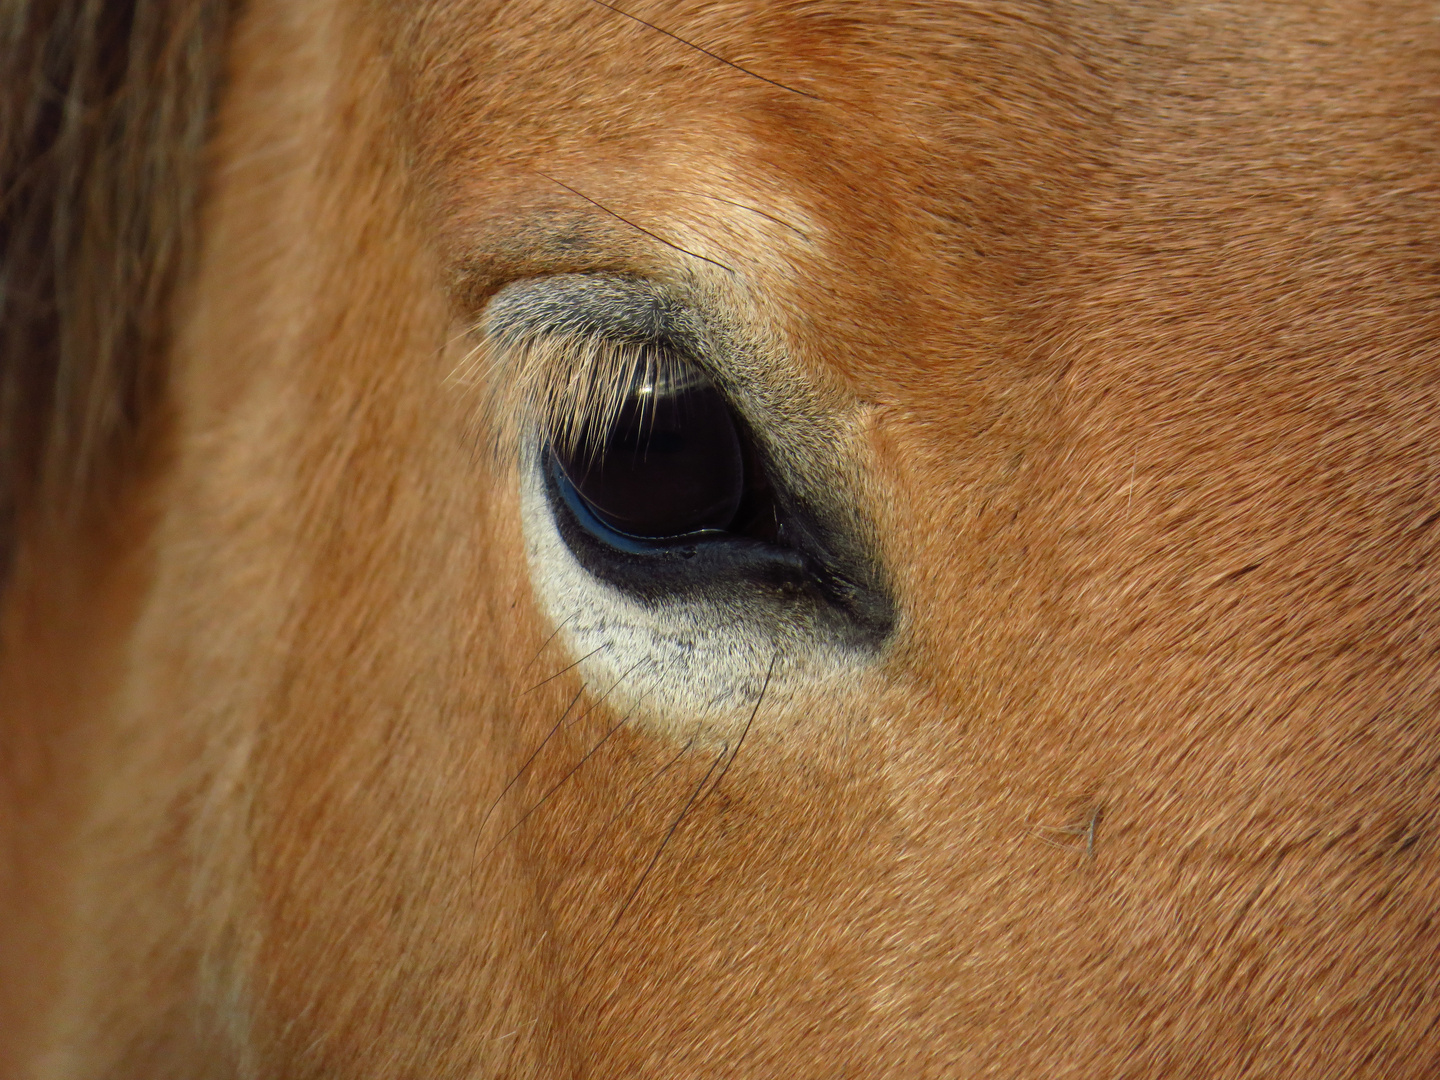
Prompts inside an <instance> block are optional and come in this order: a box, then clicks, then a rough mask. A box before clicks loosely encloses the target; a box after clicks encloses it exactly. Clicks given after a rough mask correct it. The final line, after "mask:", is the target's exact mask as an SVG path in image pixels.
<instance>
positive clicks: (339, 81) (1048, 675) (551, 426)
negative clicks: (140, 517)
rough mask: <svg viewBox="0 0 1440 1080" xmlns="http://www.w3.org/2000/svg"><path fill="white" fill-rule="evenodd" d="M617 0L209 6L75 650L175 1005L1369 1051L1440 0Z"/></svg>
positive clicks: (616, 1065) (1406, 769) (293, 1022)
mask: <svg viewBox="0 0 1440 1080" xmlns="http://www.w3.org/2000/svg"><path fill="white" fill-rule="evenodd" d="M622 6H623V5H622ZM623 7H624V10H620V9H619V8H616V7H611V6H609V5H607V4H603V3H598V2H594V0H576V2H574V3H567V4H558V5H557V4H555V3H553V2H547V3H545V4H530V3H518V4H508V5H492V4H483V3H458V2H453V0H450V2H433V3H427V4H423V5H416V4H408V3H407V4H388V5H387V4H383V3H381V4H374V5H369V6H362V5H353V4H341V3H328V2H321V0H317V2H315V3H313V4H306V5H282V4H278V3H269V2H267V0H256V2H254V3H252V4H251V5H250V6H249V9H248V11H247V12H246V14H245V16H244V19H243V21H242V22H241V24H240V26H239V27H238V29H237V31H236V37H235V41H234V44H233V46H232V50H233V51H232V69H233V75H232V83H231V85H230V88H229V90H228V92H227V96H226V99H225V102H224V106H223V109H222V111H221V116H220V121H219V128H218V135H217V146H216V152H215V159H216V167H215V179H214V189H213V192H212V195H211V198H210V201H209V203H208V206H207V211H206V214H207V216H206V234H205V235H206V247H205V255H204V259H203V261H202V267H201V271H200V275H199V278H198V281H197V283H196V285H195V287H194V290H193V293H192V294H189V296H188V299H187V301H186V304H185V305H184V309H183V317H182V320H181V330H180V336H179V339H178V343H177V346H176V351H175V356H176V359H175V366H176V375H175V384H174V399H175V417H176V419H175V425H176V433H175V437H174V441H175V452H174V457H173V465H172V466H171V467H170V469H169V471H168V472H167V473H166V478H165V480H164V481H163V487H162V489H161V490H162V491H163V492H164V493H165V500H164V505H165V507H166V509H165V513H164V514H163V516H162V521H161V524H160V525H159V526H158V527H157V534H156V536H157V539H156V541H155V544H154V550H155V556H154V574H153V576H154V584H153V586H152V587H151V590H150V598H149V600H148V601H147V605H146V607H145V610H144V613H143V614H142V615H141V617H140V621H139V630H138V631H137V635H136V638H135V645H134V647H133V653H134V661H133V664H132V667H131V673H130V675H129V678H128V682H127V686H126V690H125V694H124V702H125V704H124V708H123V710H122V713H123V717H124V723H123V725H122V727H123V730H125V731H127V732H130V733H131V735H130V737H132V738H133V739H135V740H138V743H139V745H141V746H142V747H145V748H148V749H144V751H143V752H133V753H131V755H130V760H132V761H135V762H140V764H137V765H134V766H132V769H131V772H130V773H129V774H127V775H128V776H129V780H128V781H127V783H128V784H129V786H128V787H127V789H126V790H127V792H128V798H129V799H131V800H134V801H135V802H138V801H142V800H140V798H139V794H138V793H148V794H147V798H146V799H145V800H143V801H144V802H145V803H146V805H147V807H150V809H146V810H144V811H141V812H139V813H141V816H143V815H144V814H151V815H152V816H153V819H154V820H153V824H152V827H151V832H150V835H153V836H164V835H167V834H166V833H165V822H166V821H167V820H169V818H167V816H166V815H174V814H176V813H178V812H179V811H177V809H176V808H177V807H179V808H183V809H184V814H183V815H182V816H183V817H184V821H185V823H186V824H185V827H186V829H187V830H188V831H187V832H186V835H187V836H189V837H191V840H192V847H193V850H194V852H195V854H194V855H193V863H194V867H193V869H192V871H190V872H188V873H187V876H185V878H184V880H185V881H186V882H189V883H190V884H188V885H186V886H185V887H184V888H181V886H177V885H175V884H174V883H173V882H172V881H170V880H169V879H168V878H167V879H165V881H164V882H160V883H158V884H155V885H154V889H155V890H160V891H161V892H162V893H164V891H165V890H169V892H168V893H165V894H166V895H170V896H172V898H176V899H175V904H176V905H177V906H184V904H185V903H188V904H191V905H193V906H192V907H191V908H190V910H191V911H197V910H198V911H199V912H201V913H202V914H200V915H195V916H193V917H192V918H191V923H192V924H194V925H198V926H200V927H201V930H199V931H195V932H194V933H192V934H191V935H190V936H188V937H186V938H185V939H184V940H185V942H186V949H188V950H189V951H188V952H186V953H185V954H184V955H185V956H187V957H193V956H198V957H200V958H202V959H201V960H199V961H192V960H185V962H184V963H185V964H191V963H193V964H194V965H196V966H195V970H196V971H198V972H200V974H199V975H197V976H195V978H197V979H199V984H200V985H201V986H202V987H203V992H201V998H202V1000H205V1001H208V1002H210V1006H208V1012H207V1013H206V1015H207V1016H211V1017H212V1018H214V1017H218V1018H220V1019H219V1020H217V1021H214V1023H213V1024H212V1026H211V1027H209V1028H206V1029H205V1030H206V1031H209V1032H210V1034H209V1035H208V1036H207V1038H223V1039H227V1040H230V1045H232V1046H233V1047H236V1048H238V1049H236V1050H235V1051H234V1053H235V1054H237V1055H241V1057H242V1058H243V1059H245V1060H250V1061H252V1062H257V1063H259V1064H258V1065H257V1067H258V1068H260V1069H261V1071H264V1070H265V1069H267V1068H268V1069H269V1070H270V1071H272V1072H275V1073H283V1074H285V1075H312V1074H313V1075H322V1074H323V1075H374V1074H377V1073H395V1072H401V1073H404V1072H410V1071H416V1070H419V1069H420V1068H421V1067H422V1063H423V1067H424V1069H425V1071H427V1072H429V1073H432V1074H444V1075H451V1074H453V1075H471V1074H475V1073H484V1072H487V1071H494V1072H500V1073H504V1074H507V1075H509V1074H515V1075H522V1074H523V1075H537V1076H539V1075H544V1076H549V1075H569V1074H575V1073H579V1072H581V1071H594V1072H596V1073H608V1074H615V1075H664V1076H682V1075H712V1074H713V1075H755V1076H760V1075H767V1076H768V1075H777V1076H779V1075H787V1076H789V1075H800V1074H804V1073H811V1072H818V1071H821V1070H822V1069H823V1070H824V1071H825V1072H827V1073H836V1074H842V1073H845V1072H847V1071H848V1072H851V1073H856V1074H864V1075H872V1076H892V1075H893V1076H920V1075H968V1074H970V1073H976V1074H978V1073H981V1072H990V1073H993V1074H995V1075H1005V1076H1033V1075H1049V1074H1053V1073H1057V1072H1061V1071H1065V1070H1069V1071H1072V1072H1074V1073H1076V1074H1083V1075H1092V1074H1094V1075H1099V1074H1112V1073H1116V1074H1118V1073H1124V1074H1126V1075H1137V1076H1138V1075H1156V1076H1158V1075H1172V1074H1173V1073H1174V1072H1176V1071H1181V1072H1183V1071H1186V1070H1189V1069H1200V1068H1201V1063H1202V1062H1203V1063H1204V1070H1205V1071H1206V1072H1207V1074H1212V1075H1213V1074H1219V1075H1231V1074H1233V1075H1241V1074H1242V1073H1246V1072H1247V1070H1248V1071H1249V1072H1250V1073H1253V1074H1256V1075H1259V1074H1266V1073H1268V1072H1272V1071H1276V1070H1278V1069H1279V1068H1280V1063H1281V1062H1284V1063H1285V1068H1286V1070H1287V1071H1288V1072H1290V1073H1293V1074H1305V1073H1306V1072H1307V1070H1309V1071H1310V1073H1309V1074H1313V1075H1339V1074H1347V1075H1348V1074H1350V1073H1354V1072H1358V1071H1361V1070H1362V1068H1370V1069H1373V1070H1374V1071H1375V1072H1376V1073H1377V1074H1378V1073H1379V1072H1384V1071H1386V1070H1387V1069H1389V1070H1391V1074H1395V1075H1399V1074H1402V1073H1405V1070H1406V1069H1411V1070H1421V1069H1422V1068H1423V1063H1424V1062H1425V1061H1427V1060H1430V1059H1432V1058H1433V1056H1434V1054H1435V1052H1436V1046H1435V1043H1434V1039H1435V1034H1434V1032H1435V1030H1436V1029H1435V1028H1434V1027H1433V1025H1431V1020H1432V1019H1433V1016H1434V1009H1433V1002H1431V997H1430V995H1429V991H1428V990H1427V987H1428V986H1429V985H1430V984H1431V983H1433V978H1434V975H1435V971H1434V956H1435V955H1436V952H1435V945H1436V942H1435V931H1434V929H1433V927H1432V925H1431V919H1430V915H1429V907H1430V905H1431V902H1432V901H1433V898H1434V897H1435V896H1436V895H1437V887H1440V882H1437V881H1436V861H1435V851H1434V847H1433V827H1434V816H1435V813H1436V806H1437V805H1440V803H1437V799H1436V795H1437V792H1436V790H1435V783H1436V781H1435V776H1436V775H1437V774H1436V772H1435V770H1434V769H1433V767H1432V766H1433V762H1434V752H1433V749H1431V748H1430V744H1431V743H1432V742H1433V735H1434V733H1435V722H1434V719H1433V718H1434V715H1435V709H1434V705H1435V698H1436V681H1435V678H1434V664H1433V654H1434V649H1435V646H1436V629H1435V619H1434V611H1435V607H1434V604H1435V586H1434V584H1433V577H1434V575H1433V574H1432V573H1431V572H1430V571H1429V569H1428V567H1429V563H1430V559H1431V555H1430V552H1431V550H1432V546H1433V544H1434V542H1435V541H1434V535H1435V534H1434V531H1433V529H1432V527H1431V526H1432V524H1433V522H1434V520H1435V517H1434V514H1433V512H1432V509H1431V503H1433V500H1434V497H1435V496H1434V489H1433V466H1432V460H1433V456H1434V451H1433V449H1432V448H1433V447H1434V446H1436V445H1440V440H1437V438H1436V435H1437V432H1436V431H1435V428H1436V425H1437V417H1440V411H1437V410H1436V408H1435V407H1434V406H1435V400H1434V398H1435V380H1434V371H1435V363H1436V359H1437V356H1436V342H1437V341H1440V335H1437V329H1440V328H1437V325H1436V311H1437V308H1436V306H1435V304H1434V300H1435V280H1436V279H1435V270H1436V264H1435V259H1434V251H1435V247H1434V245H1435V242H1436V239H1437V238H1436V235H1435V222H1436V220H1437V217H1436V213H1435V210H1436V207H1435V197H1434V192H1435V188H1434V185H1433V180H1434V177H1435V165H1436V161H1435V143H1434V139H1433V136H1432V133H1431V129H1432V128H1433V120H1432V118H1431V117H1430V115H1429V113H1428V112H1427V111H1426V109H1427V108H1428V106H1426V105H1424V104H1423V103H1424V102H1425V101H1427V100H1429V98H1427V97H1425V96H1424V95H1431V96H1432V97H1433V93H1434V90H1435V84H1434V79H1433V76H1432V73H1433V71H1434V70H1435V68H1434V65H1433V63H1431V62H1430V61H1431V60H1433V49H1434V47H1435V24H1434V23H1433V21H1432V20H1429V16H1428V15H1427V14H1426V13H1425V12H1424V11H1421V10H1420V9H1418V8H1417V9H1416V10H1415V12H1414V13H1413V17H1412V14H1411V13H1407V11H1406V9H1403V8H1397V9H1394V10H1393V11H1391V12H1390V13H1388V14H1387V16H1386V18H1387V19H1388V20H1390V21H1389V22H1388V23H1387V25H1385V26H1384V27H1379V26H1376V25H1373V23H1372V22H1371V20H1370V19H1369V17H1362V15H1361V14H1360V13H1358V12H1352V11H1351V10H1350V9H1348V8H1344V7H1336V8H1333V9H1325V10H1324V11H1319V12H1317V11H1316V10H1313V9H1311V8H1309V7H1305V8H1303V9H1302V8H1301V7H1300V6H1285V5H1279V6H1275V7H1271V8H1263V9H1262V8H1257V7H1255V6H1254V5H1248V4H1241V5H1234V6H1232V7H1228V8H1217V7H1214V6H1209V7H1204V8H1198V9H1193V10H1191V9H1185V10H1180V9H1174V8H1172V7H1171V6H1169V5H1158V6H1153V7H1152V6H1147V5H1136V6H1131V7H1127V8H1126V9H1125V10H1124V11H1121V10H1119V9H1114V8H1110V7H1106V6H1103V5H1102V6H1099V7H1093V6H1088V5H1084V4H1071V5H1064V6H1061V7H1059V8H1056V7H1045V6H1037V5H1028V4H1010V5H1000V6H995V5H966V4H949V3H947V4H912V5H905V6H904V7H903V9H899V10H892V9H888V8H884V7H882V6H880V5H873V4H854V3H851V4H844V5H840V4H788V3H783V4H782V3H761V4H731V5H724V6H718V7H717V6H715V5H707V4H699V3H678V4H677V3H668V4H649V3H644V2H642V0H635V3H633V4H631V5H629V6H623ZM1424 50H1431V51H1428V52H1427V51H1424ZM666 440H669V441H668V442H667V441H666ZM607 470H608V471H607ZM157 733H158V734H157ZM197 763H199V764H198V765H197ZM177 776H183V777H184V778H185V779H184V780H183V781H180V780H177V779H176V777H177ZM197 793H199V794H197ZM122 802H124V800H122ZM125 806H126V813H130V814H132V815H133V814H134V813H136V811H135V810H134V805H133V802H127V803H125ZM116 813H117V814H118V813H119V812H118V811H116ZM187 858H191V856H187ZM126 865H130V864H127V863H124V862H123V860H114V859H112V860H110V861H109V862H107V863H106V866H107V867H109V869H101V870H97V871H96V873H97V874H101V875H105V874H108V875H111V877H110V878H107V879H105V880H110V881H111V883H112V885H113V881H114V878H115V876H116V875H118V874H120V873H121V872H122V870H121V869H117V867H123V866H126ZM196 882H198V883H199V884H195V883H196ZM98 887H100V886H97V888H98ZM182 893H183V894H184V896H183V897H181V894H182ZM182 901H183V902H182ZM137 948H138V947H137ZM121 951H122V952H123V949H122V950H121ZM129 962H130V963H132V964H139V963H140V962H141V961H140V960H137V959H133V958H132V960H131V961H129ZM177 963H179V962H178V961H177ZM180 966H182V967H184V964H181V965H180ZM186 970H189V968H186ZM177 985H181V984H180V983H177ZM184 985H186V986H189V985H191V984H184ZM187 992H188V991H187ZM176 993H177V995H179V993H180V991H176ZM177 999H178V998H177ZM1379 1016H1384V1017H1386V1018H1387V1019H1386V1020H1385V1023H1384V1025H1383V1030H1382V1029H1381V1027H1380V1026H1377V1021H1376V1017H1379ZM221 1021H223V1023H222V1022H221ZM217 1032H218V1035H217V1034H216V1033H217ZM217 1045H218V1044H217ZM136 1053H139V1051H136ZM196 1053H197V1054H198V1053H199V1051H196ZM1417 1075H1418V1072H1417Z"/></svg>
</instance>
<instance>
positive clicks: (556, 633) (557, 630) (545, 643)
mask: <svg viewBox="0 0 1440 1080" xmlns="http://www.w3.org/2000/svg"><path fill="white" fill-rule="evenodd" d="M576 614H579V613H578V612H576ZM573 618H575V615H571V616H570V617H569V618H567V619H566V620H565V621H564V622H562V623H561V624H560V625H559V626H557V627H555V629H554V630H551V631H550V636H549V637H547V638H546V639H545V640H544V641H542V642H541V643H540V650H539V652H537V653H536V654H535V655H534V656H532V657H531V658H530V662H529V663H528V664H526V665H525V666H524V667H523V668H521V669H520V674H521V675H524V674H525V672H527V671H529V670H530V669H531V668H532V667H534V666H535V661H536V660H539V659H540V656H541V654H543V653H544V652H545V650H546V649H547V648H549V646H550V643H551V642H552V641H554V640H555V638H556V637H557V636H559V634H560V631H561V630H564V629H565V627H566V625H567V624H568V623H569V622H570V620H571V619H573ZM590 655H591V656H594V655H595V654H594V653H591V654H590ZM566 670H567V671H568V670H569V669H568V668H567V669H566ZM531 689H534V688H533V687H532V688H531Z"/></svg>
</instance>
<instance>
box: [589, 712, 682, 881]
mask: <svg viewBox="0 0 1440 1080" xmlns="http://www.w3.org/2000/svg"><path fill="white" fill-rule="evenodd" d="M694 745H695V740H694V739H691V740H690V741H689V742H687V743H686V744H685V745H684V746H682V747H681V748H680V749H679V750H678V751H676V753H675V756H674V757H672V758H671V759H670V760H669V761H667V762H666V763H665V764H664V765H661V766H660V768H658V769H656V770H655V771H654V772H653V773H651V774H650V775H649V776H648V777H647V778H646V779H645V782H644V783H642V784H641V785H640V786H639V787H638V788H636V789H635V793H634V794H633V795H631V796H630V798H629V799H627V800H626V802H625V805H624V806H622V807H621V808H620V809H619V810H617V811H615V813H613V814H611V815H610V819H609V820H608V821H606V822H605V824H604V825H603V826H601V828H600V831H599V832H597V833H596V834H595V839H593V840H591V841H590V846H589V847H587V848H586V849H585V853H584V854H583V855H581V856H580V863H581V865H583V864H585V863H586V862H588V861H589V860H590V856H591V855H592V854H593V853H594V851H595V848H596V846H597V845H598V844H599V843H600V841H601V840H603V839H604V838H605V834H606V833H608V832H609V831H610V828H611V826H613V825H614V824H615V823H616V822H617V821H619V820H620V819H621V818H622V817H624V816H625V815H626V814H627V813H629V811H630V808H631V807H632V806H634V805H635V803H636V802H638V801H639V799H640V796H642V795H644V794H645V792H647V791H649V790H650V788H651V787H652V786H654V784H655V782H656V781H657V780H659V779H660V777H662V776H664V775H665V774H666V773H667V772H669V771H670V768H671V766H673V765H674V764H675V763H676V762H677V761H679V760H680V759H681V758H682V757H684V756H685V755H686V753H688V752H689V750H690V748H691V747H692V746H694Z"/></svg>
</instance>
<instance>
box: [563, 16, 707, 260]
mask: <svg viewBox="0 0 1440 1080" xmlns="http://www.w3.org/2000/svg"><path fill="white" fill-rule="evenodd" d="M594 2H595V3H599V2H600V0H594ZM606 6H608V5H606ZM535 173H536V175H537V176H543V177H544V178H545V179H546V180H549V181H550V182H551V183H552V184H558V185H559V186H560V187H562V188H564V189H565V190H566V191H568V192H570V194H572V195H578V196H579V197H580V198H582V199H584V200H585V201H586V202H588V203H590V204H591V205H592V206H595V207H598V208H599V209H601V210H603V211H605V213H607V214H609V215H610V216H611V217H613V218H616V219H618V220H620V221H623V222H624V223H625V224H626V225H629V226H630V227H631V228H632V229H634V230H635V231H636V232H642V233H644V234H645V235H646V236H648V237H650V239H651V240H658V241H659V242H660V243H662V244H664V245H665V246H666V247H670V248H674V249H675V250H676V251H679V252H681V253H682V254H685V255H689V256H690V257H691V258H692V259H699V260H701V261H702V262H708V263H709V264H710V265H711V266H718V267H719V268H720V269H721V270H724V271H726V272H727V273H731V274H733V273H735V269H734V268H733V267H730V266H726V265H725V264H724V263H722V262H717V261H716V260H714V259H711V258H709V257H708V256H705V255H701V254H699V253H698V252H695V251H691V250H690V249H689V248H683V247H681V246H680V245H679V244H677V243H675V242H674V241H671V240H666V239H665V238H664V237H663V236H660V235H658V234H656V233H653V232H651V231H650V230H649V229H647V228H644V227H643V226H640V225H636V224H635V222H633V221H631V220H630V219H629V218H627V217H621V215H619V214H617V213H616V212H615V211H614V210H611V209H610V208H609V207H608V206H606V205H605V204H604V203H600V202H596V201H595V200H594V199H592V198H591V197H590V196H589V195H586V194H585V193H584V192H583V191H576V190H575V189H574V188H573V187H571V186H570V185H569V184H567V183H565V181H563V180H556V179H555V177H553V176H548V175H546V174H545V173H543V172H540V170H539V169H536V170H535Z"/></svg>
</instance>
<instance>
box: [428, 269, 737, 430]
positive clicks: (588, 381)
mask: <svg viewBox="0 0 1440 1080" xmlns="http://www.w3.org/2000/svg"><path fill="white" fill-rule="evenodd" d="M477 329H478V330H479V331H480V341H479V343H478V345H477V346H476V348H475V349H474V350H473V351H472V353H471V355H470V357H468V358H467V361H466V362H465V364H463V365H462V370H461V371H459V372H457V376H458V380H457V381H460V382H463V383H468V384H479V386H480V388H481V391H482V395H483V402H484V404H483V412H484V414H485V419H486V420H487V424H486V427H488V429H489V431H490V433H491V435H492V441H493V442H494V443H495V446H496V449H498V450H500V451H502V452H509V451H512V450H514V449H518V448H519V446H521V445H523V444H524V443H525V442H526V441H527V440H528V439H530V438H533V437H535V436H537V435H538V436H540V437H541V438H544V439H548V440H552V441H556V442H559V443H562V444H563V443H569V442H572V441H575V440H579V439H580V438H581V437H582V435H583V434H584V433H586V432H590V433H593V432H595V431H597V430H603V429H604V427H605V426H606V424H607V421H608V420H610V419H612V418H613V415H614V413H615V412H616V411H617V410H618V409H619V407H620V403H621V401H622V400H623V398H624V396H625V394H626V392H627V390H628V388H629V387H630V386H631V385H632V383H633V381H634V379H635V378H636V376H637V373H642V374H645V373H648V374H650V375H656V374H658V371H657V369H663V368H664V367H666V366H667V365H669V364H672V363H674V364H676V365H680V366H691V365H693V366H694V367H695V368H698V369H699V370H700V371H701V372H703V373H704V374H705V375H706V376H711V377H713V375H714V371H713V368H712V367H711V365H710V364H709V363H707V362H706V361H707V359H708V356H709V354H710V353H711V352H712V351H713V350H712V349H711V347H710V346H709V344H708V343H707V341H706V333H705V328H704V323H703V320H702V319H701V318H700V317H699V316H698V315H697V314H696V313H695V312H694V311H693V309H692V308H691V307H690V305H688V304H687V303H685V302H683V301H682V300H680V299H678V298H677V297H676V296H675V295H674V294H673V293H672V292H671V291H669V290H666V289H664V288H663V287H661V286H658V285H655V284H654V283H651V282H648V281H645V280H644V279H640V278H634V277H625V276H619V275H605V276H601V275H581V274H564V275H554V276H550V277H545V278H538V279H528V280H524V281H519V282H515V283H513V284H511V285H508V286H506V287H505V288H503V289H501V290H500V291H499V292H498V293H496V294H495V295H494V296H493V297H492V298H491V300H490V302H489V304H488V305H487V306H486V308H485V311H484V313H483V315H482V317H481V319H480V322H479V325H478V327H477ZM716 381H718V380H716Z"/></svg>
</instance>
